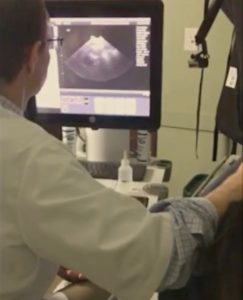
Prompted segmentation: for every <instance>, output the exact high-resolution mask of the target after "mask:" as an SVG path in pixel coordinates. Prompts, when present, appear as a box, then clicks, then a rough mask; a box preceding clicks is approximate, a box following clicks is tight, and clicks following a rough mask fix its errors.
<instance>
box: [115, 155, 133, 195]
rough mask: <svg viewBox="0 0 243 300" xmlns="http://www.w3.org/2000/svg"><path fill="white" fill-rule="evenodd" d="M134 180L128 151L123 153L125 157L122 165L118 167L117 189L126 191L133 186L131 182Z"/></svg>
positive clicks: (122, 191)
mask: <svg viewBox="0 0 243 300" xmlns="http://www.w3.org/2000/svg"><path fill="white" fill-rule="evenodd" d="M132 181H133V170H132V167H131V166H130V162H129V159H128V156H127V151H126V150H125V151H124V153H123V158H122V160H121V165H120V167H119V168H118V183H117V188H116V190H117V191H119V192H121V193H126V192H128V191H129V190H130V188H131V183H132Z"/></svg>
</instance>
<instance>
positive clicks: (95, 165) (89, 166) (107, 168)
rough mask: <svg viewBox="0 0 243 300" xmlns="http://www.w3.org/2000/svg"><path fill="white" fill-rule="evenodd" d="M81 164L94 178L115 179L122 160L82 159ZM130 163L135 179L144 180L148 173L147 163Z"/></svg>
mask: <svg viewBox="0 0 243 300" xmlns="http://www.w3.org/2000/svg"><path fill="white" fill-rule="evenodd" d="M81 164H82V165H83V166H84V167H85V168H86V170H87V171H88V172H89V173H90V175H91V176H92V177H94V178H97V179H98V178H99V179H115V180H117V178H118V168H119V166H120V162H97V161H81ZM130 165H131V167H132V169H133V181H142V180H143V178H144V175H145V173H146V165H142V164H139V163H131V164H130Z"/></svg>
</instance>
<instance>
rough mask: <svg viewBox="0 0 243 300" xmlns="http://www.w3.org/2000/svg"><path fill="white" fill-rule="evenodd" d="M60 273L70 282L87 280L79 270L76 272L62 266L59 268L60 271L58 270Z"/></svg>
mask: <svg viewBox="0 0 243 300" xmlns="http://www.w3.org/2000/svg"><path fill="white" fill-rule="evenodd" d="M58 275H59V276H60V277H61V278H63V279H65V280H67V281H69V282H72V283H79V282H81V281H84V280H87V279H86V278H85V277H84V276H83V274H82V273H79V272H74V271H72V270H70V269H67V268H64V267H60V268H59V271H58Z"/></svg>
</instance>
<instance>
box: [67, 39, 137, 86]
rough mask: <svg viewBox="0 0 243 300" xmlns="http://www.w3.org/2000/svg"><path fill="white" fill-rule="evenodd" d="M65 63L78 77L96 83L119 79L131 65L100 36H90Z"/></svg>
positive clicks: (130, 62)
mask: <svg viewBox="0 0 243 300" xmlns="http://www.w3.org/2000/svg"><path fill="white" fill-rule="evenodd" d="M65 63H66V64H67V66H68V67H69V68H70V69H71V70H72V71H73V72H74V73H75V74H76V75H78V76H79V77H82V78H84V79H88V80H91V81H98V82H107V81H109V80H112V79H116V78H118V77H120V76H121V75H123V74H124V73H126V72H127V71H128V70H129V69H130V67H131V66H132V64H133V63H132V61H131V60H130V59H128V58H127V57H125V56H124V55H123V54H122V53H121V52H120V51H119V50H118V49H116V48H115V47H113V46H112V45H111V44H110V43H109V42H107V41H106V40H105V39H104V38H103V37H102V36H99V37H95V36H91V37H90V39H89V40H88V41H87V43H85V44H84V45H83V46H82V47H80V48H79V49H78V50H77V51H76V52H75V53H74V54H73V55H72V56H71V57H70V58H69V59H68V60H67V61H65Z"/></svg>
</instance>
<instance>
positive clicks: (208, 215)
mask: <svg viewBox="0 0 243 300" xmlns="http://www.w3.org/2000/svg"><path fill="white" fill-rule="evenodd" d="M242 189H243V173H242V164H241V166H240V167H239V168H238V170H237V172H235V173H234V174H233V175H231V176H230V177H228V179H226V180H225V181H224V182H223V183H222V184H221V185H220V186H219V187H218V188H217V189H215V190H214V191H212V192H211V193H210V194H209V195H207V198H189V199H170V200H169V201H168V205H165V203H164V201H162V202H161V203H157V204H155V205H154V206H153V207H152V208H151V211H152V212H159V211H161V210H163V211H164V210H166V211H168V212H169V213H170V215H171V218H172V220H173V222H172V223H173V236H174V246H173V255H172V257H171V260H170V265H169V268H168V271H167V274H166V276H165V277H164V278H163V280H162V281H161V285H160V287H159V290H160V291H164V290H166V289H177V288H181V287H183V286H184V285H185V284H186V282H187V281H188V279H189V277H190V275H191V273H192V271H193V268H194V264H195V262H196V257H197V250H198V248H199V247H202V246H208V245H209V244H210V243H212V242H213V239H214V235H215V232H216V229H217V223H218V219H219V218H220V217H222V216H223V214H224V213H225V212H226V210H227V208H228V206H229V205H230V203H231V202H232V201H236V200H241V199H243V190H242Z"/></svg>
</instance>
